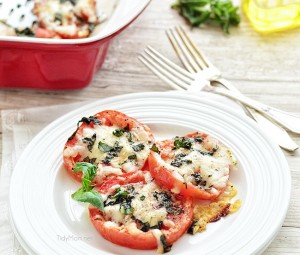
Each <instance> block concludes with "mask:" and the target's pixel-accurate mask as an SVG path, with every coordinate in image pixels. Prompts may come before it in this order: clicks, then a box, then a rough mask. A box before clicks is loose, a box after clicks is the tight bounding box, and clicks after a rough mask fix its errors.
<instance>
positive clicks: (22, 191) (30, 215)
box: [9, 92, 291, 254]
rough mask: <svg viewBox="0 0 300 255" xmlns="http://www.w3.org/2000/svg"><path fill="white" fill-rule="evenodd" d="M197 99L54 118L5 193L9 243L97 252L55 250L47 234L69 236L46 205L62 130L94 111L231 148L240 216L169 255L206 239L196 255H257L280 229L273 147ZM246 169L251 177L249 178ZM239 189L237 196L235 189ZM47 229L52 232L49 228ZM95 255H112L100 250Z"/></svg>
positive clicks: (247, 124)
mask: <svg viewBox="0 0 300 255" xmlns="http://www.w3.org/2000/svg"><path fill="white" fill-rule="evenodd" d="M201 95H202V96H200V97H199V96H194V95H189V94H187V93H165V92H146V93H135V94H127V95H122V96H116V97H111V98H106V99H102V100H99V101H97V102H93V103H91V104H89V105H86V106H83V107H81V108H79V109H76V110H74V111H72V112H70V113H68V114H66V115H64V116H62V117H61V118H59V119H57V120H56V121H54V122H53V123H51V124H50V125H48V126H47V127H46V128H45V129H44V130H42V131H41V132H40V133H39V134H38V135H37V136H36V137H35V138H34V139H33V140H32V142H31V143H30V144H29V145H28V147H27V148H26V149H25V151H24V153H23V154H22V156H21V158H20V159H19V161H18V163H17V165H16V168H15V170H14V172H13V175H12V178H11V185H10V197H9V200H10V212H11V220H12V223H13V225H14V231H15V233H16V236H17V238H18V239H19V241H20V242H21V244H22V245H23V247H24V248H25V250H26V251H27V252H28V253H30V254H41V253H43V254H49V253H51V254H52V253H53V254H65V253H66V252H67V253H69V254H84V252H88V253H91V252H92V253H93V254H97V253H98V252H99V250H98V249H96V248H95V247H92V246H90V245H89V244H87V243H85V242H76V243H74V242H73V243H67V244H66V243H64V244H63V246H62V245H60V244H59V243H58V242H57V240H56V241H55V240H53V236H50V234H51V231H52V234H53V233H54V234H55V233H57V232H55V231H57V230H59V231H60V233H62V232H63V233H65V232H64V231H69V230H68V229H67V228H66V226H65V225H64V223H63V222H62V221H61V219H60V217H59V215H58V214H57V212H56V211H55V205H54V204H53V203H54V202H53V201H54V200H53V187H54V182H55V178H56V176H57V172H58V171H59V169H60V168H61V164H62V159H61V151H57V149H58V148H63V144H64V142H65V139H66V138H67V137H68V135H69V134H70V133H71V132H70V131H69V130H72V129H73V128H74V126H75V125H76V123H77V121H78V119H79V118H80V116H86V115H88V114H94V113H95V110H96V109H99V111H100V110H105V109H116V110H118V109H120V110H123V111H124V112H125V113H127V114H129V115H131V116H133V117H136V118H138V119H139V120H140V121H142V122H145V123H146V124H147V123H150V124H151V123H162V124H163V123H168V124H173V125H182V126H185V127H187V126H189V127H191V128H194V129H199V127H201V130H202V131H204V132H208V133H210V134H212V135H214V136H215V137H217V138H219V139H220V140H222V141H223V142H224V143H225V144H227V145H228V146H229V147H230V148H232V150H233V151H234V153H235V154H236V156H237V158H238V160H239V161H240V162H241V168H242V170H241V173H240V174H241V175H243V178H244V181H245V184H244V185H245V186H246V189H245V192H244V193H245V194H242V195H243V196H244V198H243V199H244V201H243V205H242V208H241V209H240V211H239V212H238V213H236V214H235V215H234V216H233V217H230V218H229V219H228V220H227V219H226V223H220V224H223V226H226V229H224V228H222V233H220V235H219V236H218V235H217V236H214V237H211V236H210V235H211V233H210V232H209V231H207V233H204V234H203V235H202V234H201V235H196V236H193V237H188V236H185V237H183V238H182V240H179V241H178V243H179V244H178V245H176V246H174V248H173V250H172V252H171V253H170V254H195V253H194V251H193V250H191V249H186V248H185V249H182V247H183V245H182V244H183V242H185V243H186V242H188V244H189V245H190V247H194V248H195V247H196V248H197V246H198V245H199V242H201V240H200V239H205V240H206V239H207V238H213V239H214V242H213V245H212V246H209V247H206V246H205V245H201V251H202V252H203V254H210V253H214V254H216V253H218V254H219V253H221V252H225V251H226V252H227V253H228V252H230V253H231V254H234V253H243V254H245V253H247V254H250V253H251V254H252V253H255V254H257V253H260V252H262V251H263V250H264V249H265V248H266V247H267V245H268V244H269V243H270V242H271V241H272V239H273V238H274V237H275V234H276V233H277V232H278V230H279V229H280V227H281V225H282V223H283V220H284V218H285V215H286V212H287V209H288V205H289V199H290V192H291V178H290V172H289V167H288V164H287V162H286V159H285V157H284V155H283V153H282V152H281V150H280V149H279V147H278V146H277V145H276V144H275V143H274V142H273V141H271V140H270V139H269V138H268V136H266V135H265V134H264V133H263V132H262V131H261V130H259V129H258V127H257V126H256V124H255V123H254V121H251V120H250V119H249V118H247V117H246V116H244V115H242V114H240V113H238V112H237V111H234V110H232V108H230V107H228V106H226V105H224V104H221V103H218V102H216V101H214V100H212V99H207V98H205V95H206V93H201ZM103 107H104V108H103ZM96 111H97V110H96ZM43 145H44V146H47V145H48V146H49V148H47V155H44V156H43V157H42V155H41V154H43V153H42V152H41V150H40V149H39V148H40V146H43ZM50 145H51V146H50ZM38 157H40V158H38ZM28 158H30V162H29V161H28ZM250 159H251V160H250ZM35 160H36V161H37V162H36V164H37V165H36V166H35V167H33V169H35V171H33V170H30V168H29V170H27V169H28V167H29V166H30V163H32V162H34V161H35ZM49 160H50V163H53V165H52V166H51V167H50V166H47V162H48V164H49ZM253 160H254V162H253ZM24 167H25V168H26V171H29V175H28V173H27V172H26V171H24ZM39 167H43V169H44V171H36V170H39ZM49 167H50V169H48V168H49ZM250 169H253V170H251V171H249V170H250ZM46 170H50V171H49V172H46ZM260 170H261V171H260ZM30 171H33V173H34V176H30V174H33V173H31V172H30ZM43 175H45V176H44V177H43ZM33 177H34V178H33ZM39 177H41V178H44V179H45V177H46V178H47V179H46V180H47V181H46V182H45V183H42V182H41V181H40V180H41V179H40V178H39ZM240 184H241V183H240ZM240 184H239V185H240ZM16 187H17V188H16ZM41 188H42V189H44V193H43V194H39V192H38V191H41ZM241 188H242V189H243V187H242V186H241ZM37 203H40V206H39V207H38V208H41V209H40V212H39V213H37V212H36V211H32V209H36V208H37ZM51 210H52V211H51ZM49 212H53V214H51V215H48V218H47V220H46V221H45V219H44V217H45V216H47V213H49ZM275 212H276V213H275ZM40 214H41V215H40ZM49 222H50V223H53V222H54V223H56V225H55V226H52V224H50V223H49ZM66 233H68V232H66ZM212 233H213V232H212ZM70 234H72V233H70ZM50 237H51V238H50ZM220 238H221V239H220ZM45 239H46V240H45ZM233 243H234V245H233ZM108 246H109V245H108ZM112 246H113V245H112ZM109 247H110V246H109ZM103 248H104V247H103ZM119 250H120V253H122V252H124V254H126V251H127V252H128V249H127V250H126V248H122V247H118V251H119ZM178 252H179V253H178ZM131 253H132V254H152V253H153V252H150V253H149V252H144V251H138V253H135V251H132V252H131ZM101 254H113V253H112V252H105V251H103V250H101Z"/></svg>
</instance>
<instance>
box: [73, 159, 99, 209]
mask: <svg viewBox="0 0 300 255" xmlns="http://www.w3.org/2000/svg"><path fill="white" fill-rule="evenodd" d="M73 171H74V172H75V173H78V172H82V174H83V176H82V187H81V188H80V189H78V190H77V191H75V192H74V193H73V194H72V198H73V199H74V200H76V201H79V202H86V203H90V204H92V205H94V206H96V207H97V208H98V209H100V210H101V211H103V208H104V204H103V199H102V196H101V194H100V193H99V192H97V191H96V190H93V188H94V186H93V185H92V181H93V179H94V178H95V176H96V174H97V167H96V166H95V165H93V164H91V163H88V162H79V163H76V165H75V167H74V169H73Z"/></svg>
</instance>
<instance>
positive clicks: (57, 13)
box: [54, 12, 63, 24]
mask: <svg viewBox="0 0 300 255" xmlns="http://www.w3.org/2000/svg"><path fill="white" fill-rule="evenodd" d="M62 19H63V16H62V14H61V13H59V12H56V13H55V14H54V21H58V22H59V23H60V24H61V23H62Z"/></svg>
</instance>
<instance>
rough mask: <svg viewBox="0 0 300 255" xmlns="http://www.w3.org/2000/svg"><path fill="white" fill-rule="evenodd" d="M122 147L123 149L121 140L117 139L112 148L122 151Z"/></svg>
mask: <svg viewBox="0 0 300 255" xmlns="http://www.w3.org/2000/svg"><path fill="white" fill-rule="evenodd" d="M122 149H123V146H120V144H119V142H118V141H116V142H115V144H114V147H113V149H112V150H113V151H114V152H121V150H122Z"/></svg>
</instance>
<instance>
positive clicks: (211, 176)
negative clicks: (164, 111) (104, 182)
mask: <svg viewBox="0 0 300 255" xmlns="http://www.w3.org/2000/svg"><path fill="white" fill-rule="evenodd" d="M236 164H237V161H236V159H235V158H234V156H233V154H232V152H231V150H230V149H229V148H228V147H226V146H225V145H224V144H222V143H221V142H220V141H218V140H217V139H216V138H214V137H212V136H210V135H207V134H205V133H200V132H195V133H192V134H188V135H185V136H182V137H178V136H177V137H175V138H173V139H169V140H164V141H160V142H157V143H156V151H155V152H154V151H151V153H150V155H149V170H150V172H151V174H152V176H153V177H154V179H155V180H156V181H157V182H158V183H159V184H160V185H162V186H164V187H166V188H168V189H170V190H172V192H174V193H180V194H183V195H184V196H190V197H193V198H196V199H208V200H213V199H215V198H217V197H218V196H219V195H220V194H221V193H222V192H223V190H224V189H225V187H226V185H227V182H228V179H229V172H230V170H231V169H234V168H235V167H236Z"/></svg>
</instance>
